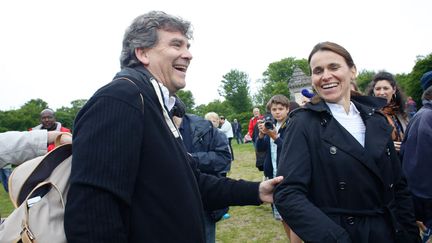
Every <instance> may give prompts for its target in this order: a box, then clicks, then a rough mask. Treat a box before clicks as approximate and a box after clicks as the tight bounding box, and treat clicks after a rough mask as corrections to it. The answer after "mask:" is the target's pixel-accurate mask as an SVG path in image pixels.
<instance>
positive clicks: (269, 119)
mask: <svg viewBox="0 0 432 243" xmlns="http://www.w3.org/2000/svg"><path fill="white" fill-rule="evenodd" d="M263 122H264V127H265V128H267V129H268V130H273V116H272V115H271V114H265V116H264V120H263Z"/></svg>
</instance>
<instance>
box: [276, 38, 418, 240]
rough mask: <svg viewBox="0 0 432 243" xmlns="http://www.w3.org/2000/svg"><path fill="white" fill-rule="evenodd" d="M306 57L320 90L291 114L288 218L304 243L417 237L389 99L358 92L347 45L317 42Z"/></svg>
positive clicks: (281, 204)
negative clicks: (388, 113)
mask: <svg viewBox="0 0 432 243" xmlns="http://www.w3.org/2000/svg"><path fill="white" fill-rule="evenodd" d="M308 62H309V67H310V69H311V80H312V87H313V88H314V90H315V92H316V95H315V96H314V97H313V98H312V99H311V101H310V102H308V103H306V105H305V106H304V107H303V108H301V109H296V110H295V111H293V112H292V113H291V114H290V116H289V122H288V124H287V128H286V131H287V132H286V135H285V137H284V142H283V145H282V151H281V153H280V159H279V167H278V175H283V176H284V180H283V181H282V182H281V184H280V185H279V186H277V187H276V190H275V193H274V203H275V205H276V208H277V209H278V211H279V213H280V215H281V216H282V218H283V220H284V221H285V222H286V223H287V224H288V225H289V226H290V227H291V229H292V230H293V231H294V232H295V233H296V234H297V235H298V236H299V237H300V238H301V239H302V240H303V241H304V242H339V243H340V242H358V243H366V242H405V243H408V242H419V240H420V237H419V231H418V228H417V226H416V224H415V218H414V208H413V203H412V200H411V197H410V193H409V191H408V188H407V184H406V179H405V178H404V176H403V174H402V170H401V164H400V161H399V158H398V155H397V153H396V151H395V148H394V145H393V141H392V139H391V136H390V134H391V131H392V129H391V127H390V125H389V124H388V123H387V121H386V119H385V117H384V116H383V115H382V113H381V112H377V110H379V109H381V108H382V107H383V106H384V105H385V102H384V100H383V99H379V98H376V97H370V96H360V95H358V93H356V95H354V92H352V91H351V85H350V82H351V81H352V80H354V79H355V78H356V72H357V68H356V66H355V64H354V61H353V59H352V57H351V55H350V54H349V52H348V51H347V50H346V49H345V48H343V47H342V46H340V45H338V44H336V43H332V42H323V43H319V44H317V45H316V46H315V47H314V48H313V50H312V52H311V54H310V55H309V59H308Z"/></svg>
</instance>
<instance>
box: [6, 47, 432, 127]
mask: <svg viewBox="0 0 432 243" xmlns="http://www.w3.org/2000/svg"><path fill="white" fill-rule="evenodd" d="M296 67H298V68H300V69H301V70H302V71H303V72H304V73H305V74H306V75H310V70H309V65H308V63H307V60H306V59H296V58H294V57H288V58H284V59H282V60H280V61H277V62H273V63H270V64H269V65H268V67H267V69H266V71H265V72H264V73H263V74H262V78H261V79H259V80H257V81H256V82H257V84H258V86H259V88H258V91H257V93H256V94H255V95H252V94H251V90H250V83H251V80H250V78H249V76H248V74H247V73H246V72H243V71H240V70H237V69H232V70H230V71H229V72H228V73H227V74H225V75H223V76H222V79H221V84H220V86H219V89H218V92H219V95H220V96H221V98H222V99H215V100H213V101H211V102H209V103H208V104H202V105H198V106H196V105H195V100H194V97H193V94H192V92H191V91H188V90H180V91H179V92H178V93H177V95H178V96H179V97H180V98H181V99H182V101H183V102H184V103H185V105H186V108H187V112H188V113H193V114H197V115H199V116H204V115H205V114H206V113H207V112H210V111H214V112H216V113H218V114H219V115H224V116H225V117H227V119H228V120H229V121H232V120H233V119H237V120H238V121H239V122H240V124H241V125H242V127H243V133H244V132H245V131H246V129H247V125H248V122H249V119H250V117H251V116H252V108H253V107H259V108H260V109H261V111H265V104H266V103H267V101H268V100H269V99H270V98H271V97H272V96H273V95H275V94H283V95H285V96H287V97H290V90H289V88H288V82H289V81H290V80H291V78H292V75H293V72H294V69H295V68H296ZM431 70H432V53H431V54H429V55H427V56H418V57H417V60H416V61H415V65H414V67H413V69H412V71H411V72H410V73H408V74H406V73H395V74H394V75H395V77H396V80H397V82H398V85H399V86H400V87H401V88H402V90H403V91H404V93H405V94H406V96H411V97H412V98H413V99H414V100H415V101H416V103H417V104H418V105H419V104H421V95H422V91H421V87H420V78H421V76H422V75H423V73H425V72H427V71H431ZM379 71H384V70H379ZM375 74H376V72H375V71H371V70H360V71H359V73H358V76H357V80H356V81H357V84H358V86H359V88H360V90H361V91H362V92H365V90H366V89H367V86H368V84H369V83H370V81H371V80H372V77H373V76H374V75H375ZM86 101H87V100H85V99H78V100H74V101H72V102H71V106H68V107H61V108H59V109H57V110H55V112H56V118H57V120H58V121H60V122H61V123H62V124H63V125H64V126H65V127H69V128H73V121H74V119H75V116H76V114H77V113H78V111H79V110H80V109H81V108H82V107H83V105H84V104H85V103H86ZM45 108H49V105H48V103H47V102H45V101H43V100H42V99H31V100H30V101H28V102H27V103H25V104H24V105H23V106H21V107H20V108H19V109H15V110H8V111H0V132H4V131H11V130H15V131H25V130H28V128H31V127H34V126H36V125H37V124H39V123H40V121H39V114H40V112H41V111H42V110H43V109H45ZM418 108H419V107H418Z"/></svg>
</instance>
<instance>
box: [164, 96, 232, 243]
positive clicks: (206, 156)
mask: <svg viewBox="0 0 432 243" xmlns="http://www.w3.org/2000/svg"><path fill="white" fill-rule="evenodd" d="M172 110H173V112H172V116H173V120H174V124H175V125H176V126H177V128H178V129H179V131H180V134H181V135H182V138H183V144H184V146H185V147H186V150H187V151H188V152H189V153H190V155H191V156H192V158H193V159H195V160H196V161H197V163H198V168H199V169H200V171H201V172H203V173H206V174H209V175H214V176H216V177H226V174H227V173H228V171H230V169H231V153H230V149H229V146H228V140H227V138H226V136H225V134H224V133H223V132H221V131H220V130H219V129H218V128H216V127H214V126H213V124H212V123H211V122H210V121H209V120H206V119H204V118H202V117H199V116H196V115H193V114H187V113H186V107H185V105H184V104H183V102H182V101H181V100H180V99H179V98H178V97H177V98H176V102H175V105H174V107H173V109H172ZM227 212H228V207H225V208H222V209H218V210H205V212H204V225H205V235H206V243H214V242H215V241H216V222H218V221H219V220H220V219H221V218H222V217H223V215H224V214H226V213H227Z"/></svg>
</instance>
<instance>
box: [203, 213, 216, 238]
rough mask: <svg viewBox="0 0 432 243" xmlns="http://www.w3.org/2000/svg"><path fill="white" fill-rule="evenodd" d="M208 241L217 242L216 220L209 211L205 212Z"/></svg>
mask: <svg viewBox="0 0 432 243" xmlns="http://www.w3.org/2000/svg"><path fill="white" fill-rule="evenodd" d="M204 224H205V235H206V243H215V242H216V222H214V220H213V218H212V217H211V216H210V214H209V213H208V212H204Z"/></svg>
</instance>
